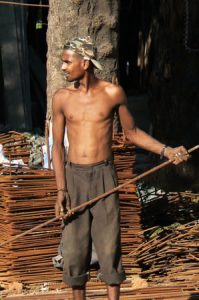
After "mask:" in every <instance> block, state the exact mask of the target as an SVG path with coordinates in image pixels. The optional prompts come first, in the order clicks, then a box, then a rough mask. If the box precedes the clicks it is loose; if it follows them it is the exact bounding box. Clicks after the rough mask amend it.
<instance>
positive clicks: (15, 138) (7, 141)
mask: <svg viewBox="0 0 199 300" xmlns="http://www.w3.org/2000/svg"><path fill="white" fill-rule="evenodd" d="M0 144H2V145H3V150H4V154H5V156H6V157H7V158H8V159H9V160H14V159H23V161H24V163H25V164H27V163H28V161H29V156H30V147H31V146H30V142H29V140H28V138H27V137H26V135H25V134H23V133H19V132H16V131H9V132H7V133H0Z"/></svg>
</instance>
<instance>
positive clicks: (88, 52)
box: [64, 36, 102, 70]
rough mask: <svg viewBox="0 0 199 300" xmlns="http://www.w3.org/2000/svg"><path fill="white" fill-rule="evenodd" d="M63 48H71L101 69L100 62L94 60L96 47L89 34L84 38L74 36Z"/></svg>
mask: <svg viewBox="0 0 199 300" xmlns="http://www.w3.org/2000/svg"><path fill="white" fill-rule="evenodd" d="M64 49H70V50H73V51H74V52H75V53H77V54H79V55H81V56H82V57H83V58H84V59H87V60H90V61H92V63H93V65H94V66H95V67H96V68H97V69H99V70H102V66H101V64H100V63H99V62H98V61H97V60H96V52H97V50H96V48H95V47H94V45H93V42H92V40H91V38H90V36H88V37H86V38H75V39H74V40H71V41H70V42H67V43H66V44H65V45H64Z"/></svg>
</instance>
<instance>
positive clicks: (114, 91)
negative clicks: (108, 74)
mask: <svg viewBox="0 0 199 300" xmlns="http://www.w3.org/2000/svg"><path fill="white" fill-rule="evenodd" d="M104 90H105V92H106V93H107V94H108V96H109V97H110V98H112V99H114V100H115V101H116V102H118V101H121V100H123V99H125V97H126V96H125V92H124V90H123V88H122V87H121V86H120V85H116V84H113V83H111V82H107V81H105V82H104Z"/></svg>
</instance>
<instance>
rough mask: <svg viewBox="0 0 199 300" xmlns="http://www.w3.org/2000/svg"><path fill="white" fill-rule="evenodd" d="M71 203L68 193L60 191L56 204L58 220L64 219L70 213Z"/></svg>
mask: <svg viewBox="0 0 199 300" xmlns="http://www.w3.org/2000/svg"><path fill="white" fill-rule="evenodd" d="M70 209H71V203H70V197H69V194H68V192H66V191H62V190H60V191H58V194H57V201H56V203H55V215H56V217H57V218H63V217H64V215H65V214H66V213H67V212H68V211H70Z"/></svg>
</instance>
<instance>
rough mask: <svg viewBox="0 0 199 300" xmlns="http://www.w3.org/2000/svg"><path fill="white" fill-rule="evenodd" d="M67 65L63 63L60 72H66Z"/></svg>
mask: <svg viewBox="0 0 199 300" xmlns="http://www.w3.org/2000/svg"><path fill="white" fill-rule="evenodd" d="M66 67H67V64H66V63H65V62H64V63H63V64H62V66H61V69H62V71H64V70H66Z"/></svg>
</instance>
